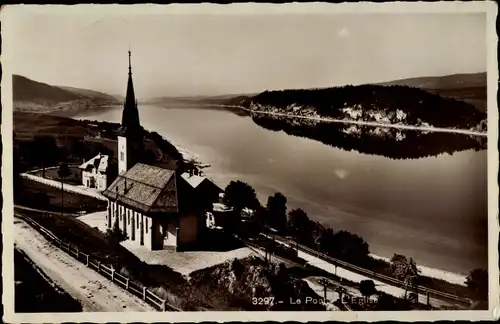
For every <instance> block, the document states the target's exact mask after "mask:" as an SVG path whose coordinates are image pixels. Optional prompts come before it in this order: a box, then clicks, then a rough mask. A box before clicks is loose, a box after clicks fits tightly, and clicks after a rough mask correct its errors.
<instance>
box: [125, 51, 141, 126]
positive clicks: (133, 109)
mask: <svg viewBox="0 0 500 324" xmlns="http://www.w3.org/2000/svg"><path fill="white" fill-rule="evenodd" d="M130 56H131V53H130V51H129V52H128V60H129V61H128V62H129V66H128V81H127V93H126V96H125V103H124V104H123V114H122V123H121V126H122V127H121V131H122V132H123V131H129V132H131V131H135V130H140V129H141V124H140V121H139V111H138V109H137V100H136V98H135V92H134V82H133V81H132V65H131V62H130Z"/></svg>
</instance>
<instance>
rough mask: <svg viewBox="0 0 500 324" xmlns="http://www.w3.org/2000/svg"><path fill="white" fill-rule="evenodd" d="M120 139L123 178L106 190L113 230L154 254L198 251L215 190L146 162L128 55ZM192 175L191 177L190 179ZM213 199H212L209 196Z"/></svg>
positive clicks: (108, 223) (120, 174) (174, 170)
mask: <svg viewBox="0 0 500 324" xmlns="http://www.w3.org/2000/svg"><path fill="white" fill-rule="evenodd" d="M117 133H118V134H117V135H118V177H117V178H116V180H115V181H113V183H112V184H111V185H110V186H109V187H108V188H107V189H106V190H104V191H103V193H102V194H103V195H104V196H105V197H106V198H107V199H108V210H107V216H106V222H107V224H106V225H107V227H108V228H113V227H114V226H117V227H118V228H120V229H121V230H122V231H123V232H124V233H125V234H126V235H127V236H128V238H129V240H131V241H133V242H136V243H137V244H138V245H143V246H145V247H147V248H149V249H150V250H161V249H172V250H175V251H177V250H179V249H186V248H189V247H191V246H195V245H196V244H197V242H198V239H199V238H200V235H201V233H202V231H203V230H204V229H205V228H206V225H205V215H204V211H205V210H206V208H207V207H206V206H207V204H208V201H209V198H206V196H205V195H204V193H205V192H211V191H212V190H216V189H214V188H213V187H211V189H210V185H209V184H208V183H207V182H205V181H204V180H196V181H194V178H190V177H187V178H186V176H182V173H181V171H178V170H176V169H172V170H170V169H165V168H161V167H158V166H152V165H147V164H145V163H141V158H142V157H144V135H143V134H144V130H143V128H142V127H141V125H140V122H139V112H138V109H137V101H136V99H135V94H134V87H133V82H132V68H131V64H130V51H129V73H128V84H127V94H126V97H125V103H124V107H123V116H122V124H121V126H120V128H119V129H118V131H117ZM191 175H192V174H191ZM210 197H211V196H210Z"/></svg>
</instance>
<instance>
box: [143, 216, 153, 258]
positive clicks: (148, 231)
mask: <svg viewBox="0 0 500 324" xmlns="http://www.w3.org/2000/svg"><path fill="white" fill-rule="evenodd" d="M143 221H144V246H145V247H147V248H148V249H150V250H152V247H153V244H152V243H153V241H152V224H151V217H148V216H146V215H144V216H143Z"/></svg>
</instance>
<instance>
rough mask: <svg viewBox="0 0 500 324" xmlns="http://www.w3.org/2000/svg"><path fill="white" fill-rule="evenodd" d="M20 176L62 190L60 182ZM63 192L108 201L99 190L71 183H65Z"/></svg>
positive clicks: (32, 176)
mask: <svg viewBox="0 0 500 324" xmlns="http://www.w3.org/2000/svg"><path fill="white" fill-rule="evenodd" d="M20 176H21V177H22V178H25V179H28V180H32V181H36V182H39V183H43V184H45V185H48V186H51V187H55V188H58V189H61V182H60V181H56V180H51V179H47V178H42V177H39V176H36V175H33V174H29V173H21V174H20ZM63 190H64V191H66V192H71V193H75V194H80V195H84V196H89V197H93V198H96V199H99V200H107V199H106V197H104V196H103V195H101V193H100V192H99V191H98V190H96V189H92V188H87V187H84V186H75V185H72V184H69V183H64V186H63Z"/></svg>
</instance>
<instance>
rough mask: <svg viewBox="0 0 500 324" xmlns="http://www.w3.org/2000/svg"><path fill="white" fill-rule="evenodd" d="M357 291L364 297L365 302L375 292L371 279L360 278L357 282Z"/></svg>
mask: <svg viewBox="0 0 500 324" xmlns="http://www.w3.org/2000/svg"><path fill="white" fill-rule="evenodd" d="M359 291H360V292H361V294H362V295H363V296H364V297H365V302H366V301H367V300H368V298H369V297H370V296H371V295H373V294H375V293H377V289H375V283H374V282H373V280H361V282H360V283H359Z"/></svg>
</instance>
